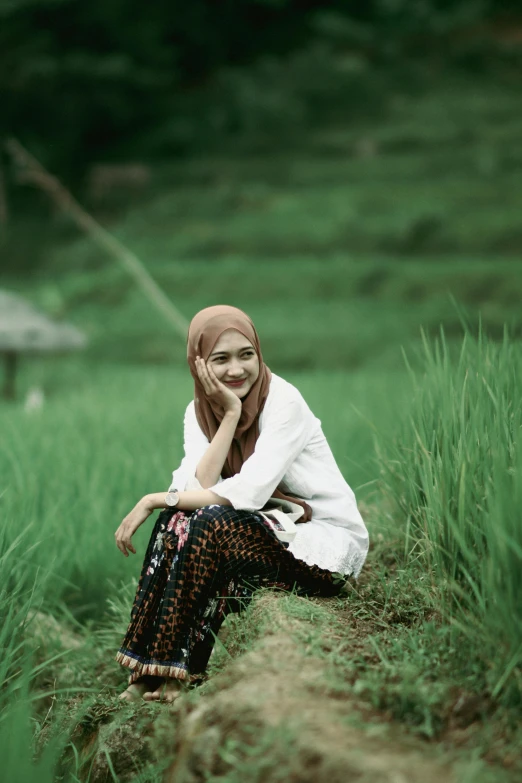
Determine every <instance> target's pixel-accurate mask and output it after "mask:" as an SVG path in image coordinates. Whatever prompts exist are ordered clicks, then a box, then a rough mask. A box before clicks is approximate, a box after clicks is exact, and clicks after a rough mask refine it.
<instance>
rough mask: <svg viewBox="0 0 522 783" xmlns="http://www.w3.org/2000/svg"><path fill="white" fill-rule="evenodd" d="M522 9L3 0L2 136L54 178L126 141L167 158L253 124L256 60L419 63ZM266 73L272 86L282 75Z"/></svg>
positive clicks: (412, 3)
mask: <svg viewBox="0 0 522 783" xmlns="http://www.w3.org/2000/svg"><path fill="white" fill-rule="evenodd" d="M517 6H518V2H517V1H516V0H368V2H366V3H360V2H359V0H220V2H216V1H215V0H191V1H190V2H189V3H187V2H185V1H184V0H183V1H182V0H170V2H167V1H166V0H157V2H155V3H149V4H147V5H146V6H145V7H144V6H143V4H142V3H141V2H138V0H90V2H89V3H85V2H82V0H1V2H0V99H1V106H2V111H1V117H0V134H2V135H7V134H14V135H17V136H20V137H21V138H22V140H23V141H24V142H25V144H27V145H28V146H29V147H30V148H31V149H32V150H33V151H34V153H35V154H36V155H37V156H38V157H40V158H41V159H42V160H43V161H44V162H46V163H47V164H48V165H50V166H51V167H52V168H53V169H55V170H58V171H62V172H63V171H64V170H67V171H69V172H74V171H76V172H77V173H78V172H80V171H81V170H82V168H83V167H84V165H85V164H86V163H87V162H88V161H89V160H93V159H100V158H103V156H104V154H108V153H110V154H111V155H113V156H114V151H115V150H117V149H121V150H122V154H123V155H125V154H127V155H128V150H129V147H128V146H125V144H126V143H130V142H132V141H133V140H135V139H138V141H139V144H140V145H141V147H140V149H142V150H143V151H144V153H145V154H149V155H150V154H151V153H154V152H158V153H161V154H166V153H172V152H173V151H176V149H186V148H187V146H188V147H190V144H191V143H193V139H194V138H199V137H198V133H199V135H200V136H201V137H202V138H204V137H205V135H207V136H209V135H216V134H218V133H219V132H220V129H221V130H223V131H224V132H225V131H226V132H229V131H230V129H231V128H233V127H236V128H241V127H243V126H245V125H248V124H249V123H251V119H249V118H251V117H252V99H251V98H252V96H251V95H250V93H249V90H250V87H251V88H252V89H260V85H259V73H260V71H259V70H258V72H257V75H255V76H254V79H253V81H252V84H251V85H250V86H249V85H248V79H247V80H246V81H245V79H244V71H241V69H242V68H244V66H245V65H247V64H248V63H250V62H253V61H256V60H259V58H260V56H261V55H263V57H264V58H265V59H266V57H267V56H270V57H272V58H274V57H276V58H278V57H282V56H286V55H287V54H288V53H290V52H292V51H293V50H295V49H296V48H299V49H301V50H302V51H304V52H305V53H306V51H310V52H311V57H312V66H311V68H310V69H309V71H310V70H313V62H314V61H315V60H317V49H316V48H315V47H314V46H313V45H311V42H312V41H317V40H319V41H322V42H323V44H325V45H327V46H328V47H329V48H330V49H329V50H330V51H339V50H341V51H343V52H344V53H346V52H347V51H348V52H351V53H359V54H361V55H363V56H364V58H366V60H370V61H372V62H374V63H376V64H378V63H379V62H380V61H382V60H383V59H384V60H386V59H387V58H390V57H396V56H400V55H404V54H407V55H412V54H415V55H417V56H419V55H425V54H426V53H427V52H429V50H430V45H428V43H429V42H430V41H432V42H436V41H438V40H439V41H440V38H441V37H444V36H447V35H448V33H449V31H451V30H454V29H455V28H456V27H457V28H458V27H462V26H463V25H464V26H465V25H470V24H471V23H473V22H476V21H477V20H480V19H484V18H486V17H487V16H488V15H491V14H492V13H497V12H500V11H506V12H507V11H509V10H512V11H515V10H516V9H517ZM307 47H308V49H307ZM314 58H315V60H314ZM322 62H323V65H322V66H321V67H322V68H323V73H324V78H323V83H325V84H326V83H327V82H328V76H327V74H326V72H325V71H324V57H323V59H322ZM231 69H232V70H231ZM234 69H239V70H238V73H243V77H240V79H239V80H238V79H236V80H235V81H234V78H232V79H230V78H229V77H226V78H224V79H223V78H222V76H218V78H217V79H215V78H214V77H215V75H216V74H218V75H219V74H223V73H225V72H226V73H228V74H229V75H230V73H231V72H232V73H233V72H234ZM297 70H298V71H299V73H301V74H303V73H305V72H306V69H305V68H303V67H301V68H300V70H299V69H297ZM264 73H265V75H266V78H270V74H272V78H274V79H275V80H276V82H277V81H278V79H277V69H275V70H274V68H273V67H272V69H271V70H270V68H268V70H267V69H266V68H265V71H264ZM294 73H297V71H296V69H295V67H294ZM332 74H333V76H334V77H335V67H334V68H333V71H332ZM240 81H241V84H242V85H243V92H242V93H241V90H239V92H238V95H241V94H242V95H244V96H245V97H244V100H243V104H244V106H245V112H246V114H247V115H248V117H247V119H246V120H245V121H243V120H242V118H241V117H240V118H239V120H238V116H237V115H238V112H239V113H240V114H241V111H242V104H241V99H240V98H237V97H235V98H234V100H232V104H233V108H232V109H231V111H232V113H233V116H232V115H231V116H228V115H226V105H227V100H229V98H230V90H231V85H232V87H234V85H235V86H236V87H238V85H239V82H240ZM290 81H291V79H287V85H289V84H290ZM245 84H246V88H245ZM272 86H275V88H276V92H277V96H276V97H273V96H272V97H271V96H270V95H269V94H268V93H267V95H264V96H263V95H260V96H259V98H258V100H257V105H258V106H259V105H261V104H263V103H265V104H266V103H267V101H268V103H270V102H272V105H273V106H274V107H276V105H280V104H281V103H283V104H284V103H285V101H284V99H283V100H281V89H280V88H278V85H277V84H275V85H270V87H272ZM238 89H239V88H238ZM299 89H301V88H300V87H299ZM299 89H297V88H295V87H292V86H291V85H290V95H289V101H288V106H289V110H292V111H294V115H292V121H294V120H295V119H296V118H297V117H298V116H304V115H306V111H304V112H303V107H302V105H297V104H299V100H301V102H302V101H304V100H305V98H304V97H303V94H302V93H299ZM261 92H262V88H261ZM313 93H314V95H315V96H316V95H317V93H318V88H317V85H316V86H315V89H314V91H313ZM298 94H299V95H300V98H299V99H297V98H296V95H298ZM227 96H228V97H227ZM254 97H255V96H254ZM296 101H297V102H296ZM229 102H230V101H229ZM223 106H225V109H223ZM292 107H294V108H293V109H292ZM276 110H277V111H279V109H277V108H274V112H275V111H276ZM223 112H225V115H226V116H223ZM282 113H283V114H284V111H283V112H282ZM289 116H290V115H289ZM234 118H235V119H234ZM198 123H199V124H198ZM198 128H199V131H198ZM149 142H150V143H149Z"/></svg>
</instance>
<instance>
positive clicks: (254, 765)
mask: <svg viewBox="0 0 522 783" xmlns="http://www.w3.org/2000/svg"><path fill="white" fill-rule="evenodd" d="M277 600H278V599H277V597H276V596H266V597H265V598H264V599H263V604H264V606H263V607H262V611H264V612H265V613H266V611H267V610H268V611H269V612H270V614H271V622H270V623H269V624H268V626H269V627H270V629H271V630H270V631H269V632H268V633H265V634H263V635H262V636H261V637H260V638H259V639H258V640H257V643H256V644H255V646H254V649H252V650H251V651H250V652H248V653H246V654H244V655H242V656H240V657H239V658H238V659H236V660H235V661H233V662H232V663H230V664H229V666H228V667H227V668H226V669H225V671H224V672H222V673H221V674H219V675H217V676H216V677H215V678H214V679H213V681H212V682H211V683H209V685H208V686H206V690H207V693H206V694H205V697H204V698H203V699H201V700H200V701H199V703H198V704H197V706H196V707H195V708H194V709H192V711H190V710H189V711H187V712H186V713H185V714H184V715H183V716H182V715H180V716H179V717H180V722H179V727H178V732H177V735H176V738H175V741H174V751H175V754H176V755H175V761H174V763H173V765H172V767H171V768H170V771H169V773H168V774H167V777H166V781H168V783H196V782H197V781H198V782H199V781H204V780H206V779H207V776H209V775H216V776H224V779H225V778H226V780H227V783H228V781H230V782H231V783H232V782H234V783H235V781H237V783H240V781H242V780H243V779H244V780H246V779H248V780H249V783H253V782H254V781H259V783H261V781H262V783H280V782H281V781H295V782H296V783H297V781H299V782H300V783H323V781H324V783H346V781H347V780H353V781H357V782H358V783H413V782H414V781H415V782H416V781H423V783H439V782H440V781H441V780H444V781H449V782H451V781H452V780H454V778H453V776H452V773H451V769H450V766H449V764H448V763H445V762H444V761H443V760H442V759H441V758H440V757H439V756H438V755H437V753H436V751H435V750H434V749H433V748H432V747H431V746H430V745H429V744H428V743H425V742H422V740H418V739H415V738H412V737H411V736H408V735H407V734H406V733H405V732H403V731H401V730H400V728H398V727H396V726H394V725H391V724H386V723H382V722H380V723H379V722H377V723H374V724H373V725H372V724H371V723H370V724H368V723H367V720H368V715H366V716H365V719H364V725H363V720H362V719H361V712H360V710H359V707H358V705H357V704H356V703H355V702H354V701H353V700H352V699H351V698H350V697H348V696H346V695H345V694H342V696H341V698H340V694H339V692H336V691H334V690H332V688H331V687H330V686H329V684H328V682H327V680H326V677H325V666H324V663H323V662H322V661H321V659H320V658H316V657H314V656H311V655H307V654H306V652H305V651H304V649H303V644H302V642H300V641H298V640H297V639H296V634H295V633H292V631H299V625H301V626H302V625H303V621H300V620H296V619H293V618H291V619H290V618H289V617H288V616H286V615H285V614H284V613H282V612H281V611H280V610H278V607H277ZM289 626H291V627H289ZM179 709H183V708H182V706H181V705H180V706H179V707H178V710H179Z"/></svg>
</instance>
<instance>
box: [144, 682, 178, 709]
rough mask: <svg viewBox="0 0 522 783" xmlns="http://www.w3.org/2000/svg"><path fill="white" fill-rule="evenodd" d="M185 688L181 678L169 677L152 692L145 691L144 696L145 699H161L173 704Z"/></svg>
mask: <svg viewBox="0 0 522 783" xmlns="http://www.w3.org/2000/svg"><path fill="white" fill-rule="evenodd" d="M183 690H184V687H183V683H182V681H181V680H176V679H174V678H169V679H168V680H166V681H165V682H164V683H162V684H161V685H160V686H159V688H157V690H155V691H152V693H150V692H149V693H145V695H144V696H143V698H144V699H145V701H161V702H166V703H167V704H172V703H173V702H175V701H176V699H177V698H178V697H179V696H181V694H182V692H183Z"/></svg>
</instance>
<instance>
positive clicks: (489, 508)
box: [0, 334, 522, 783]
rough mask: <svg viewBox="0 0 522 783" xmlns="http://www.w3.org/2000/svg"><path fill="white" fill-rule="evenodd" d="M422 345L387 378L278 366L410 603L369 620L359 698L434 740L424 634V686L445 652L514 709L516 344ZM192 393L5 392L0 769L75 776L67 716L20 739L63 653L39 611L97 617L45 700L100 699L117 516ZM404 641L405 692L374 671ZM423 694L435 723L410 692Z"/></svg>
mask: <svg viewBox="0 0 522 783" xmlns="http://www.w3.org/2000/svg"><path fill="white" fill-rule="evenodd" d="M417 361H418V362H419V364H422V370H421V371H418V372H414V371H412V374H411V376H410V377H408V375H407V374H406V373H405V374H403V375H401V376H400V379H398V377H394V376H389V375H386V374H384V373H381V374H378V373H372V372H369V371H366V372H364V373H361V374H359V375H357V374H343V373H324V372H315V373H308V374H306V373H302V374H293V375H292V374H290V375H289V376H288V377H289V378H290V379H291V380H292V381H293V382H295V383H296V385H298V386H299V388H300V389H301V390H302V392H303V394H304V396H305V398H306V399H307V400H308V402H309V404H310V405H311V407H312V408H313V409H314V410H315V411H316V413H317V415H318V416H319V417H320V418H321V419H322V421H323V427H324V429H325V432H326V434H327V436H328V437H329V439H330V442H331V444H332V448H333V450H334V453H335V454H336V457H337V459H338V461H339V464H340V466H341V468H342V470H343V472H344V474H345V475H346V477H347V479H348V480H349V482H350V483H351V485H352V486H353V487H354V488H355V490H356V492H357V495H358V498H359V499H360V501H361V502H362V507H363V508H371V509H373V510H372V512H371V513H370V514H369V518H368V524H369V527H370V534H371V536H372V539H373V543H374V549H373V552H371V553H370V557H369V568H370V569H371V570H373V569H375V568H377V567H380V568H381V572H379V574H378V577H377V579H378V581H381V583H382V580H383V579H385V580H386V577H385V571H383V570H382V568H383V567H384V566H383V564H386V562H388V561H387V560H386V557H388V560H389V557H390V553H393V558H395V559H396V561H397V562H398V563H399V564H400V568H399V570H398V571H397V572H396V573H395V574H394V576H393V578H390V576H389V575H388V578H387V581H388V587H387V588H386V589H387V590H388V591H389V595H388V597H387V598H386V601H387V602H388V603H389V602H390V600H391V599H392V593H393V590H395V592H394V593H393V600H396V601H397V603H398V606H399V607H400V606H401V604H402V606H403V609H404V611H410V612H417V614H418V621H417V622H415V621H410V623H409V625H406V626H402V625H401V627H400V631H401V632H400V634H399V636H397V635H396V630H397V629H393V628H392V626H390V628H389V629H388V630H386V629H385V630H384V631H383V630H381V631H380V635H379V634H376V635H375V636H374V642H373V643H374V646H375V647H376V649H378V650H379V654H380V655H381V657H382V661H386V662H387V666H385V667H384V668H383V669H382V670H380V667H378V666H377V667H376V666H373V667H370V668H369V669H368V667H367V668H366V669H365V675H364V678H363V681H364V682H366V686H365V687H366V688H367V693H366V698H368V699H370V700H375V698H376V694H380V696H379V699H380V702H379V701H378V702H377V703H379V704H381V706H382V707H387V708H388V709H391V710H392V712H394V714H396V716H397V718H399V719H402V720H405V721H406V722H407V723H408V722H411V723H412V724H413V725H417V727H420V728H421V729H422V731H424V732H425V733H426V734H428V735H430V733H431V736H434V737H436V736H437V731H439V730H440V726H439V723H438V721H439V720H440V716H439V718H437V715H438V712H437V711H438V710H439V709H440V707H441V702H440V699H439V698H438V697H437V698H435V696H434V693H433V692H431V693H430V691H429V687H430V686H429V682H430V679H431V678H432V676H433V667H434V666H435V670H436V669H437V665H435V664H434V663H433V661H431V663H430V662H429V661H428V660H427V659H426V657H425V653H424V652H423V653H422V654H421V652H420V649H421V647H422V641H423V639H425V638H426V634H433V633H436V634H438V638H437V654H438V655H439V656H441V658H440V661H439V664H440V666H439V668H440V672H439V674H440V678H441V680H440V682H438V683H436V682H435V681H433V680H431V688H432V691H434V689H436V687H435V686H437V687H439V688H440V687H441V686H442V685H443V684H444V678H445V677H447V676H449V675H448V662H450V663H451V669H452V675H451V676H452V678H453V681H455V680H456V681H459V682H461V683H465V684H466V685H465V688H466V692H468V691H469V692H471V693H475V694H477V695H478V696H479V697H480V699H482V700H483V702H484V705H487V707H486V706H485V707H484V709H487V710H489V711H491V710H493V711H494V712H495V715H496V716H497V717H496V720H498V721H500V720H501V719H500V718H499V717H498V716H499V715H502V716H504V718H503V719H505V716H507V715H510V716H511V718H510V720H513V719H514V716H515V715H516V714H517V712H518V713H519V711H520V708H521V703H520V693H521V664H522V614H521V606H522V604H521V601H520V597H521V581H520V568H519V563H520V555H521V552H522V530H521V528H520V524H519V521H520V512H519V508H520V500H521V493H522V481H521V461H520V430H521V423H522V418H521V416H522V403H521V395H520V389H521V388H522V361H521V359H520V353H519V346H518V344H517V343H514V342H513V341H512V340H510V338H509V336H508V335H507V334H506V336H505V339H504V341H503V342H502V343H500V344H498V343H493V342H491V341H490V340H488V338H487V337H486V336H484V335H481V336H480V339H478V340H477V339H476V338H473V337H472V336H471V335H469V334H468V335H466V336H465V337H464V339H463V341H462V345H461V351H460V355H459V356H457V357H456V358H455V357H451V356H450V354H449V352H448V351H447V349H446V347H445V344H444V341H439V342H436V343H435V342H428V341H426V343H425V348H424V356H423V357H418V358H417ZM73 376H74V378H75V381H74V383H73V380H72V378H73ZM190 394H191V386H190V378H189V376H188V373H187V372H186V371H185V370H183V369H181V368H175V367H173V368H147V369H144V368H137V367H127V368H125V367H119V368H112V369H111V368H107V367H106V368H102V369H100V368H98V369H96V368H95V367H89V366H88V365H86V366H85V367H83V368H82V367H80V366H79V365H78V366H77V368H76V371H75V373H74V374H73V375H71V377H70V379H69V387H68V388H64V389H62V390H61V391H60V392H57V393H55V394H54V395H53V396H52V397H51V398H50V399H49V400H48V401H47V402H46V404H45V406H44V408H43V409H42V410H40V411H33V412H31V413H28V412H26V411H24V409H23V407H22V406H21V405H19V406H14V407H12V408H3V409H2V411H1V429H2V445H1V451H0V460H1V461H0V475H2V484H3V487H2V497H1V503H2V521H3V525H2V539H1V543H2V555H1V557H2V569H1V572H0V573H1V586H0V601H1V604H2V616H3V623H2V629H1V631H0V633H1V640H2V642H1V644H2V649H3V655H2V660H1V664H0V666H1V668H2V672H1V674H2V679H3V681H4V683H5V685H4V688H3V690H2V692H1V696H0V699H1V705H0V706H1V709H2V713H1V715H2V717H1V718H0V743H1V747H2V758H6V759H7V760H8V761H7V763H8V765H9V764H11V765H12V766H11V767H9V766H8V769H9V770H10V772H9V775H10V777H9V778H8V779H9V780H10V781H15V782H16V781H20V783H21V782H22V781H28V780H37V779H38V780H48V781H51V780H55V779H56V777H55V776H56V774H57V764H58V759H59V757H60V756H62V757H63V756H64V754H65V757H68V758H69V762H68V766H67V767H66V768H67V773H66V774H68V775H69V777H66V778H65V779H67V780H75V779H76V778H75V777H74V772H73V771H72V770H73V766H74V765H72V762H71V756H70V748H69V753H67V752H66V746H67V744H68V743H67V742H65V740H64V735H63V733H62V734H61V735H57V736H54V738H53V739H52V740H49V738H48V737H47V738H46V742H45V743H44V749H43V751H42V749H41V747H40V755H39V756H38V760H37V761H36V762H35V764H36V766H32V762H31V761H30V758H29V756H28V755H27V752H28V750H29V748H30V747H31V745H32V744H33V743H34V742H36V743H37V745H38V743H40V746H41V744H42V739H41V737H40V734H41V732H42V731H43V729H42V727H43V725H44V724H45V725H46V726H47V724H46V722H45V710H48V707H47V705H48V703H49V699H50V698H52V697H50V696H49V693H52V691H53V681H52V678H51V680H49V678H48V677H47V676H46V674H45V672H46V671H50V672H52V671H56V669H57V668H58V669H59V668H60V667H61V666H62V661H61V660H59V659H57V660H53V657H55V656H56V655H59V656H64V664H63V665H67V664H66V660H67V654H68V653H67V651H66V650H65V651H64V650H63V649H62V648H61V645H60V644H59V643H58V642H57V643H56V645H55V648H54V649H53V644H52V643H50V642H49V638H47V640H46V643H45V644H42V642H41V630H38V628H39V623H41V617H42V616H54V617H57V618H62V619H65V620H66V622H68V623H73V625H74V626H75V627H77V628H81V629H82V633H84V634H85V633H87V636H86V637H85V639H87V638H91V640H92V638H96V636H94V637H92V634H94V635H96V633H99V632H100V631H99V629H100V628H103V627H104V624H105V627H107V624H108V627H109V629H110V630H109V632H108V633H109V635H108V637H107V632H106V636H105V637H104V638H105V644H106V647H105V648H103V649H104V656H105V657H104V660H103V662H102V663H101V664H100V660H99V657H98V658H97V657H96V655H97V653H96V652H95V650H94V648H93V646H92V643H87V642H86V641H85V642H84V643H85V650H86V660H84V661H83V663H82V672H83V675H84V680H83V681H82V679H81V678H80V680H78V677H77V676H73V675H70V681H69V683H68V687H69V688H70V689H71V691H70V693H69V695H68V697H64V696H63V694H62V695H61V696H60V695H58V696H57V697H56V699H57V702H58V703H61V704H62V709H63V704H67V698H69V699H71V698H72V696H73V694H74V692H76V689H78V688H79V689H80V690H81V689H82V688H85V689H86V690H87V694H86V698H87V699H88V698H89V690H91V691H92V690H94V691H95V692H97V693H98V697H95V698H99V694H100V692H105V694H106V697H107V688H109V697H110V698H112V697H111V696H110V693H113V694H114V693H116V692H117V687H116V686H115V684H116V683H118V682H121V677H122V675H121V673H120V672H118V671H117V666H116V664H114V665H112V664H111V660H110V659H111V655H110V644H114V645H115V644H116V643H117V642H116V640H117V632H116V627H118V628H119V629H120V630H121V628H122V627H124V622H125V611H126V608H125V607H126V606H127V609H128V605H127V602H128V604H130V600H131V596H132V583H133V582H135V580H136V578H137V575H138V571H139V567H140V554H143V551H144V547H145V545H146V541H147V525H144V526H143V528H142V529H141V530H140V531H139V532H138V534H137V536H136V540H137V545H138V546H137V548H138V556H137V557H136V558H133V559H131V560H130V561H129V560H126V559H124V558H123V557H122V556H121V555H120V553H119V552H118V550H117V549H116V547H115V545H114V541H113V533H114V530H115V528H116V526H117V524H118V523H119V521H120V519H121V517H122V516H123V515H124V514H125V513H126V512H127V511H128V509H129V507H130V506H131V505H132V504H133V503H134V502H135V501H136V500H137V499H139V497H141V496H142V495H143V494H145V493H146V492H149V491H160V490H161V489H162V488H164V487H166V486H167V485H168V482H169V478H170V471H171V470H172V469H173V468H174V467H176V465H177V463H178V461H179V459H180V457H181V449H182V443H181V429H180V422H181V420H182V415H183V411H184V407H185V405H186V403H187V401H188V399H190ZM385 550H386V553H387V554H386V557H384V556H383V552H384V551H385ZM379 564H380V566H379ZM388 564H389V563H388ZM374 576H375V573H374ZM412 582H416V583H417V584H416V587H415V590H416V593H415V596H414V597H413V599H412V594H411V584H412ZM408 584H409V585H410V587H409V588H407V589H404V588H405V585H408ZM124 585H127V587H123V586H124ZM372 589H375V586H374V587H373V588H372ZM401 589H403V591H404V592H403V594H402V595H401V592H400V591H401ZM122 591H123V594H122ZM412 601H413V606H412ZM111 604H112V605H113V606H114V605H118V606H119V610H118V611H119V614H118V615H117V617H118V622H116V621H114V623H113V626H111V623H110V621H109V623H108V621H107V617H108V615H107V611H109V612H110V605H111ZM362 610H363V607H362V608H361V611H362ZM364 610H365V611H367V606H366V608H365V609H364ZM35 617H36V620H35ZM427 617H430V618H431V619H430V620H429V621H428V623H426V618H427ZM38 618H40V619H38ZM109 618H110V614H109ZM113 620H114V615H113ZM59 627H60V626H59V625H58V626H57V628H59ZM52 633H53V631H52V629H51V631H49V634H50V636H51V637H52ZM54 633H56V634H57V635H59V634H60V633H61V631H58V630H56V629H55V630H54ZM49 634H46V635H47V636H49ZM89 634H91V636H89ZM107 639H109V640H110V642H109V643H107ZM39 640H40V641H39ZM89 644H91V646H90V647H89ZM94 647H96V644H95V645H94ZM408 650H409V652H408ZM69 652H70V651H69ZM406 654H407V655H408V660H409V667H410V670H411V668H412V667H413V669H414V670H416V676H417V677H418V678H420V680H422V681H423V682H424V683H425V686H426V688H427V690H426V688H425V689H424V690H422V691H421V692H419V694H417V695H416V697H413V696H412V695H411V694H410V696H409V699H410V702H411V701H412V700H413V704H412V703H410V704H409V706H405V702H404V697H405V694H406V693H407V692H408V684H407V677H406V676H405V678H404V681H403V682H402V683H400V681H399V685H401V684H402V686H403V688H404V690H403V692H402V694H400V688H399V689H398V688H397V681H396V680H395V682H394V684H392V683H391V682H389V681H388V680H387V676H388V675H389V673H390V671H393V670H395V668H396V667H399V669H400V660H401V658H403V657H404V655H406ZM89 655H90V656H91V659H90V660H89ZM98 655H99V653H98ZM90 666H91V670H90V669H89V667H90ZM100 666H101V669H100ZM363 668H364V667H363ZM96 669H97V670H98V671H99V672H100V676H96V674H95V671H96ZM410 674H411V671H410ZM105 675H106V676H107V678H108V680H107V681H105V682H104V681H103V678H104V676H105ZM59 679H60V678H59V677H58V680H59ZM54 685H55V689H56V681H55V682H54ZM358 687H359V689H360V688H361V685H360V684H359V686H358ZM62 689H63V688H58V689H57V690H58V691H60V690H62ZM104 689H105V690H104ZM363 690H364V689H363ZM449 690H451V688H450V686H449V685H448V692H449ZM427 693H428V694H429V698H431V702H430V707H429V709H430V710H431V713H432V714H431V719H432V722H431V729H429V728H428V725H429V721H428V722H426V704H425V703H423V701H422V700H423V699H426V698H427V696H426V694H427ZM446 695H447V694H446ZM429 698H428V702H429ZM42 704H44V705H45V709H44V710H43V711H42ZM56 710H57V713H58V714H59V713H60V708H59V707H57V708H56ZM499 710H500V713H499ZM421 713H422V715H423V718H422V720H421V719H420V717H419V715H420V714H421ZM77 719H78V718H77V717H76V720H77ZM57 720H58V723H59V722H60V720H62V721H63V718H61V719H58V718H57ZM51 723H52V721H51ZM73 725H74V721H73V722H72V723H71V725H69V726H67V729H66V734H67V731H69V732H70V731H72V729H73ZM438 726H439V728H437V727H438ZM62 729H63V726H62ZM47 731H50V729H49V727H48V726H47ZM72 744H73V745H74V742H73V743H72ZM22 749H24V750H23V752H22ZM42 754H43V755H42ZM20 756H23V758H24V764H23V765H21V766H20V765H19V763H18V759H19V758H20ZM73 757H74V754H73ZM24 765H25V766H24ZM71 765H72V766H71ZM64 774H65V773H64ZM61 779H62V778H61ZM133 779H134V778H133ZM136 780H138V778H136Z"/></svg>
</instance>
